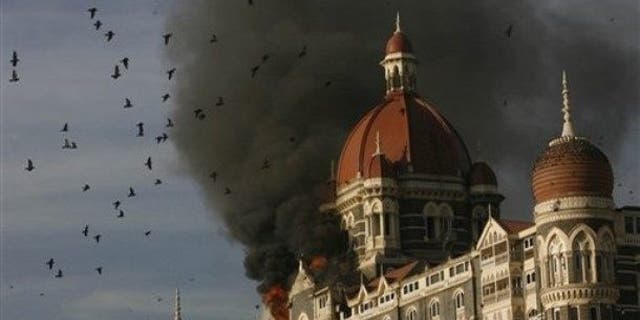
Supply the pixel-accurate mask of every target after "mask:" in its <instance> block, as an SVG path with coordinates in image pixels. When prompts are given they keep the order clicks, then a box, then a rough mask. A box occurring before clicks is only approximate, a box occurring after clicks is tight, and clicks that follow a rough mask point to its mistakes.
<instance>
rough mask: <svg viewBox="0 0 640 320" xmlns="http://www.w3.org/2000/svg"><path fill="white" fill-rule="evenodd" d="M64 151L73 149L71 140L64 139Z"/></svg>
mask: <svg viewBox="0 0 640 320" xmlns="http://www.w3.org/2000/svg"><path fill="white" fill-rule="evenodd" d="M62 149H71V143H70V142H69V139H64V144H63V145H62Z"/></svg>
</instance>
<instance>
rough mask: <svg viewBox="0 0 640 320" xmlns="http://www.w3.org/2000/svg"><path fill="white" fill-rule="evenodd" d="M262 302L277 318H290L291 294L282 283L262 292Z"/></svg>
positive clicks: (278, 319)
mask: <svg viewBox="0 0 640 320" xmlns="http://www.w3.org/2000/svg"><path fill="white" fill-rule="evenodd" d="M262 302H263V303H264V304H265V305H266V306H267V307H268V308H269V311H270V312H271V316H273V318H274V319H275V320H289V306H288V302H289V294H288V293H287V291H286V290H285V289H284V288H283V287H282V286H280V285H275V286H273V287H271V288H269V290H267V291H266V292H265V293H263V294H262Z"/></svg>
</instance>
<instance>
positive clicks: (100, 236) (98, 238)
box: [93, 234, 102, 243]
mask: <svg viewBox="0 0 640 320" xmlns="http://www.w3.org/2000/svg"><path fill="white" fill-rule="evenodd" d="M93 238H94V239H96V243H98V242H100V238H102V235H99V234H96V235H95V236H93Z"/></svg>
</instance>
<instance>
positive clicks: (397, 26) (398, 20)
mask: <svg viewBox="0 0 640 320" xmlns="http://www.w3.org/2000/svg"><path fill="white" fill-rule="evenodd" d="M396 32H402V30H400V11H396Z"/></svg>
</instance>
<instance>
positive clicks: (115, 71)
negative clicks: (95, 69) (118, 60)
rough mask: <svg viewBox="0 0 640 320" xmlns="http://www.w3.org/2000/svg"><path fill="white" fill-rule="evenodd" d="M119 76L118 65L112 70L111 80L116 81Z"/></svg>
mask: <svg viewBox="0 0 640 320" xmlns="http://www.w3.org/2000/svg"><path fill="white" fill-rule="evenodd" d="M120 76H121V74H120V67H118V65H116V66H115V67H114V68H113V74H112V75H111V78H114V79H118V78H120Z"/></svg>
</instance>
